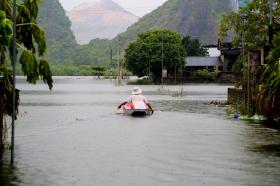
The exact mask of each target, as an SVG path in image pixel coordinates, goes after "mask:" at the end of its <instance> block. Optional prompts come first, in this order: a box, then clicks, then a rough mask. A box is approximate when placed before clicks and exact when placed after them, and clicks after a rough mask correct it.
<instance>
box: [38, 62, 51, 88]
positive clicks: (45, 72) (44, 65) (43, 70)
mask: <svg viewBox="0 0 280 186" xmlns="http://www.w3.org/2000/svg"><path fill="white" fill-rule="evenodd" d="M39 74H40V76H41V77H42V79H43V81H44V83H47V84H48V85H49V88H50V89H52V87H53V79H52V72H51V70H50V66H49V63H48V62H47V61H46V60H44V59H41V60H40V62H39Z"/></svg>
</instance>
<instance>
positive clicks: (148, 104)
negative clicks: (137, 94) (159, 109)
mask: <svg viewBox="0 0 280 186" xmlns="http://www.w3.org/2000/svg"><path fill="white" fill-rule="evenodd" d="M146 104H147V106H148V107H149V109H151V111H152V113H154V109H153V108H152V106H151V105H150V103H146Z"/></svg>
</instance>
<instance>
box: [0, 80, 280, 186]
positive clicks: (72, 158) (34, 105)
mask: <svg viewBox="0 0 280 186" xmlns="http://www.w3.org/2000/svg"><path fill="white" fill-rule="evenodd" d="M18 82H19V83H18V87H19V88H20V89H21V90H22V91H21V105H20V112H19V117H18V120H17V121H16V131H15V132H16V139H15V144H16V146H15V162H14V165H13V166H11V165H10V164H9V161H10V154H9V152H6V153H5V157H4V160H3V162H2V163H1V165H0V171H1V172H0V180H1V181H0V185H26V186H30V185H43V186H44V185H51V186H56V185H59V186H60V185H67V186H69V185H70V186H71V185H81V186H87V185H95V186H144V185H145V186H185V185H191V186H200V185H210V186H236V185H238V186H264V185H267V186H279V183H280V132H279V131H277V130H274V129H271V128H267V127H265V126H262V125H260V124H252V123H247V122H243V121H233V120H227V119H225V111H224V108H223V107H216V106H211V105H208V104H205V103H209V102H210V101H212V100H218V101H221V102H223V101H225V100H226V93H227V88H228V86H226V85H215V84H210V85H206V84H200V85H195V84H189V85H184V86H166V85H164V86H163V89H162V88H161V86H153V85H152V86H140V87H141V88H142V89H143V92H144V94H145V95H146V97H147V98H148V99H149V100H150V102H151V104H152V106H153V107H154V109H155V110H156V111H155V114H154V115H152V116H149V117H137V118H134V117H129V116H125V115H122V114H121V112H120V111H118V110H117V109H116V106H117V105H118V104H119V103H120V102H121V101H123V100H124V99H125V98H126V97H127V96H128V95H129V94H130V91H131V90H132V88H133V86H116V85H115V84H114V83H112V82H111V81H110V80H97V79H94V78H92V77H75V78H72V77H64V78H58V77H57V78H55V86H54V89H53V91H51V92H50V91H48V89H47V87H46V86H45V85H42V84H39V85H36V86H33V85H26V84H24V83H23V80H19V81H18ZM181 88H183V91H184V96H183V97H178V96H177V94H178V92H180V90H181Z"/></svg>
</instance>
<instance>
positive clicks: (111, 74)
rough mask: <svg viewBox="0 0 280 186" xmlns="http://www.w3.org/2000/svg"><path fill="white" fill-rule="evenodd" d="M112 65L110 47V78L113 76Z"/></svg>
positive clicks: (111, 50)
mask: <svg viewBox="0 0 280 186" xmlns="http://www.w3.org/2000/svg"><path fill="white" fill-rule="evenodd" d="M112 66H113V49H112V48H111V49H110V67H109V68H110V79H112V77H113V72H112Z"/></svg>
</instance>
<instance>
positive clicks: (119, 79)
mask: <svg viewBox="0 0 280 186" xmlns="http://www.w3.org/2000/svg"><path fill="white" fill-rule="evenodd" d="M117 39H118V57H117V61H118V84H120V83H121V77H120V76H121V72H120V39H119V36H118V37H117Z"/></svg>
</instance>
